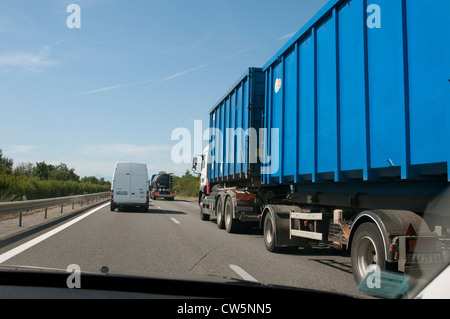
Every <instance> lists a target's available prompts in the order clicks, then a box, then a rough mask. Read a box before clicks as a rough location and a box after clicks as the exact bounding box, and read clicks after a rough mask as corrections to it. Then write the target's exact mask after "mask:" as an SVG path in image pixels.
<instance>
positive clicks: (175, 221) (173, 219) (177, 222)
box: [170, 217, 180, 224]
mask: <svg viewBox="0 0 450 319" xmlns="http://www.w3.org/2000/svg"><path fill="white" fill-rule="evenodd" d="M170 219H171V220H172V221H173V222H174V223H175V224H180V222H179V221H178V220H176V219H175V218H173V217H171V218H170Z"/></svg>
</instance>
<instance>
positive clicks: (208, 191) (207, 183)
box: [206, 179, 211, 195]
mask: <svg viewBox="0 0 450 319" xmlns="http://www.w3.org/2000/svg"><path fill="white" fill-rule="evenodd" d="M210 192H211V184H210V183H209V180H208V179H206V195H209V193H210Z"/></svg>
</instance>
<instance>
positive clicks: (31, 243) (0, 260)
mask: <svg viewBox="0 0 450 319" xmlns="http://www.w3.org/2000/svg"><path fill="white" fill-rule="evenodd" d="M108 205H109V203H107V204H104V205H102V206H100V207H97V208H94V209H93V210H90V211H88V212H87V213H85V214H84V215H82V216H80V217H77V218H75V219H73V220H71V221H69V222H67V223H65V224H64V225H61V226H59V227H57V228H55V229H53V230H51V231H49V232H47V233H45V234H43V235H41V236H39V237H36V238H35V239H32V240H30V241H28V242H26V243H24V244H22V245H20V246H17V247H16V248H13V249H11V250H9V251H7V252H6V253H3V254H1V255H0V264H2V263H4V262H5V261H7V260H8V259H11V258H13V257H14V256H16V255H18V254H20V253H22V252H24V251H25V250H27V249H28V248H31V247H33V246H35V245H37V244H39V243H40V242H42V241H44V240H46V239H48V238H50V237H52V236H53V235H55V234H57V233H59V232H60V231H62V230H64V229H66V228H68V227H70V226H72V225H73V224H75V223H78V222H79V221H80V220H82V219H84V218H86V217H88V216H89V215H92V214H93V213H95V212H97V211H99V210H100V209H102V208H104V207H106V206H108Z"/></svg>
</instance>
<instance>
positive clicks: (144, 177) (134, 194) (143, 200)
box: [111, 163, 149, 212]
mask: <svg viewBox="0 0 450 319" xmlns="http://www.w3.org/2000/svg"><path fill="white" fill-rule="evenodd" d="M148 202H149V189H148V171H147V164H145V163H116V167H115V169H114V175H113V180H112V185H111V211H114V210H115V209H116V208H120V207H125V206H127V207H139V208H141V210H142V211H144V212H146V211H147V210H148Z"/></svg>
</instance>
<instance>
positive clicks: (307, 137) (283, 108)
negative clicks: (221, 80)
mask: <svg viewBox="0 0 450 319" xmlns="http://www.w3.org/2000/svg"><path fill="white" fill-rule="evenodd" d="M449 13H450V1H448V0H435V1H425V0H396V1H393V0H351V1H348V0H346V1H344V0H332V1H329V2H328V3H327V4H326V5H325V6H324V7H323V8H322V9H321V10H320V11H319V12H318V13H317V14H316V15H315V16H314V17H313V18H312V19H311V20H310V21H309V22H308V23H307V24H306V25H304V26H303V27H302V28H301V29H300V31H299V32H297V34H296V35H294V36H293V37H292V39H290V40H289V41H288V42H287V43H286V45H285V46H284V47H283V48H282V49H281V50H280V51H279V52H278V53H277V54H276V55H275V56H274V57H273V58H271V59H270V60H269V61H268V62H267V63H266V64H265V65H264V67H263V68H262V69H258V68H251V69H249V71H248V72H246V74H244V76H242V77H241V78H240V79H239V80H238V81H237V82H236V83H235V85H233V87H232V89H231V90H230V91H229V92H227V94H226V95H225V96H224V97H223V98H222V99H221V100H220V101H219V102H218V103H217V104H216V105H215V106H214V107H213V108H212V109H211V111H210V129H211V139H210V143H209V146H208V148H207V149H205V151H204V153H203V154H202V156H201V157H202V159H203V164H202V168H203V169H202V180H203V181H204V183H202V185H201V187H200V192H199V203H200V207H201V216H202V219H209V218H216V219H217V224H218V226H219V228H225V229H226V230H227V231H229V232H234V231H237V230H238V229H239V227H240V225H242V224H243V223H245V222H258V223H259V225H260V227H261V228H262V229H263V232H264V242H265V246H266V248H267V249H268V250H269V251H272V252H274V251H277V250H280V249H283V248H284V247H292V246H294V247H298V246H303V245H307V244H309V243H310V242H311V241H321V242H325V243H333V244H334V245H338V246H339V247H341V248H344V249H348V250H349V251H350V254H351V260H352V267H353V274H354V277H355V279H356V281H357V282H361V281H362V279H363V278H364V277H365V276H366V275H367V273H368V271H369V270H371V269H373V267H374V266H376V267H378V269H381V270H386V269H394V270H398V271H401V272H407V273H410V274H412V275H414V274H417V273H420V272H421V271H423V269H424V268H427V267H433V266H435V265H440V264H442V263H445V262H447V263H448V262H449V256H448V246H449V245H448V239H449V236H448V232H449V230H450V217H449V215H450V213H449V211H450V206H449V205H450V200H449V193H448V192H447V190H448V187H449V186H450V184H449V178H450V177H449V176H450V175H449V170H450V166H449V160H450V140H449V139H450V134H449V128H450V126H449V124H450V78H449V77H450V33H449V32H443V30H450V23H449V20H448V19H447V15H448V14H449ZM193 166H194V167H193V168H194V169H196V168H197V159H195V160H194V165H193ZM414 248H417V249H414Z"/></svg>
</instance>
